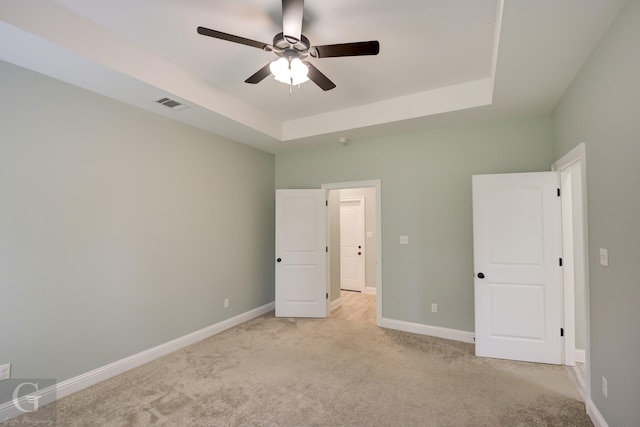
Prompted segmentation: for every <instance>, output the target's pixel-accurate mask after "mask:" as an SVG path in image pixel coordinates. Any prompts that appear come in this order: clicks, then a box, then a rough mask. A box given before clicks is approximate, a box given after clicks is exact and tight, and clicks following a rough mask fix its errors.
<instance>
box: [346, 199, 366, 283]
mask: <svg viewBox="0 0 640 427" xmlns="http://www.w3.org/2000/svg"><path fill="white" fill-rule="evenodd" d="M363 205H364V198H357V199H341V200H340V289H345V290H348V291H358V292H364V209H363Z"/></svg>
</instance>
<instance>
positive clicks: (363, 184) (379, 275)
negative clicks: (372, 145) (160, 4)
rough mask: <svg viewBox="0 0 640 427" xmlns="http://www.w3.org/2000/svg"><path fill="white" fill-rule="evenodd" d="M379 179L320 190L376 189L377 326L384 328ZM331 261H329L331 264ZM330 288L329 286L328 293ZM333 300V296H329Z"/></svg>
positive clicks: (330, 185) (323, 185) (334, 185)
mask: <svg viewBox="0 0 640 427" xmlns="http://www.w3.org/2000/svg"><path fill="white" fill-rule="evenodd" d="M381 184H382V183H381V181H380V180H379V179H374V180H369V181H351V182H335V183H329V184H322V185H321V187H320V188H322V189H326V190H343V189H349V188H371V187H373V188H375V189H376V236H377V237H376V238H377V245H376V324H377V325H378V326H380V327H382V192H381ZM329 262H330V260H328V261H327V263H329ZM329 288H330V286H328V285H327V289H328V292H331V290H330V289H329ZM329 300H331V295H329Z"/></svg>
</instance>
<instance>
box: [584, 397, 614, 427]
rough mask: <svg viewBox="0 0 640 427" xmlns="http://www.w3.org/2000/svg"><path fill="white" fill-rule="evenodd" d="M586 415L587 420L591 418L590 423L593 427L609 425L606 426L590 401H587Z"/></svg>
mask: <svg viewBox="0 0 640 427" xmlns="http://www.w3.org/2000/svg"><path fill="white" fill-rule="evenodd" d="M587 415H589V418H591V422H592V423H593V425H594V426H595V427H609V424H607V422H606V421H605V419H604V417H603V416H602V414H601V413H600V411H598V408H596V405H595V403H593V400H591V399H589V400H587Z"/></svg>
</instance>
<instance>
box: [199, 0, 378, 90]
mask: <svg viewBox="0 0 640 427" xmlns="http://www.w3.org/2000/svg"><path fill="white" fill-rule="evenodd" d="M303 14H304V0H282V32H281V33H278V34H276V35H275V37H274V38H273V44H267V43H262V42H259V41H255V40H251V39H247V38H244V37H240V36H234V35H232V34H227V33H223V32H221V31H216V30H212V29H209V28H205V27H198V34H202V35H203V36H209V37H213V38H216V39H221V40H226V41H230V42H234V43H239V44H243V45H246V46H251V47H257V48H258V49H262V50H264V51H267V52H273V53H275V54H276V55H277V56H278V59H277V60H275V61H273V62H271V63H269V64H267V65H265V66H264V67H262V68H261V69H260V70H258V71H257V72H256V73H255V74H253V75H252V76H251V77H249V78H248V79H247V80H245V83H252V84H256V83H260V82H261V81H262V80H264V79H265V78H266V77H267V76H268V75H270V74H273V75H274V77H275V79H276V80H278V81H281V82H283V83H286V84H288V85H290V86H292V85H299V84H301V83H304V82H306V81H308V80H311V81H312V82H314V83H315V84H317V85H318V86H319V87H320V88H321V89H322V90H325V91H326V90H331V89H333V88H335V87H336V85H335V84H334V83H333V82H332V81H331V80H329V78H328V77H327V76H325V75H324V74H322V72H320V70H318V69H317V68H316V67H314V66H313V64H311V63H310V62H308V61H306V59H307V58H308V57H312V58H330V57H340V56H361V55H377V54H378V53H379V52H380V43H378V41H377V40H373V41H366V42H355V43H340V44H330V45H324V46H312V45H311V42H310V41H309V39H308V38H306V37H305V36H304V34H302V19H303Z"/></svg>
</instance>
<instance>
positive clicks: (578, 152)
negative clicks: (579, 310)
mask: <svg viewBox="0 0 640 427" xmlns="http://www.w3.org/2000/svg"><path fill="white" fill-rule="evenodd" d="M578 163H579V164H580V176H578V177H574V176H571V179H575V178H578V179H580V181H581V190H582V191H581V192H582V206H581V210H582V235H583V245H582V247H574V244H573V239H572V240H571V242H569V241H568V240H569V239H568V236H567V234H568V233H564V232H563V242H562V245H563V251H564V249H565V248H570V251H571V252H572V254H573V253H574V252H575V251H581V252H582V256H583V258H584V266H583V269H584V270H583V272H582V273H583V277H584V282H585V283H584V287H585V378H584V381H585V383H584V390H583V391H584V393H585V394H586V396H584V397H585V401H586V400H588V399H590V398H591V343H590V330H591V325H590V319H591V314H590V309H589V305H590V303H589V300H590V298H589V253H588V247H589V245H588V226H587V164H586V146H585V143H584V142H581V143H580V144H578V145H577V146H575V147H574V148H573V149H572V150H571V151H569V152H568V153H567V154H565V155H564V156H562V157H561V158H560V159H559V160H557V161H556V162H555V163H554V164H553V165H552V166H551V170H554V171H557V172H559V173H560V175H561V176H562V175H563V172H568V171H569V169H570V168H571V167H572V166H574V165H575V164H578ZM563 184H564V185H565V186H566V185H567V184H568V182H567V180H566V179H562V180H561V187H560V188H561V194H562V193H564V194H567V195H570V194H571V193H570V190H565V189H564V188H563V187H562V185H563ZM572 207H575V206H573V205H572ZM579 208H580V207H579ZM566 213H567V212H566V211H565V210H563V214H562V215H563V225H564V223H565V222H566V220H567V219H568V218H565V214H566ZM567 261H569V262H568V263H565V264H564V265H565V269H571V270H573V269H574V268H575V266H574V264H573V257H570V259H568V260H567ZM569 264H570V265H569ZM563 286H564V293H565V299H564V315H565V325H567V323H568V324H569V325H572V324H575V320H574V319H575V298H574V294H573V293H572V292H573V291H574V283H573V282H572V281H571V282H570V283H566V282H565V283H563ZM567 294H570V295H567ZM568 317H570V319H568ZM572 336H573V339H566V337H565V349H564V351H565V365H566V364H567V361H569V362H572V359H573V362H575V358H574V351H575V330H574V331H573V333H572ZM569 347H572V348H569ZM567 354H569V355H570V356H569V358H567Z"/></svg>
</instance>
